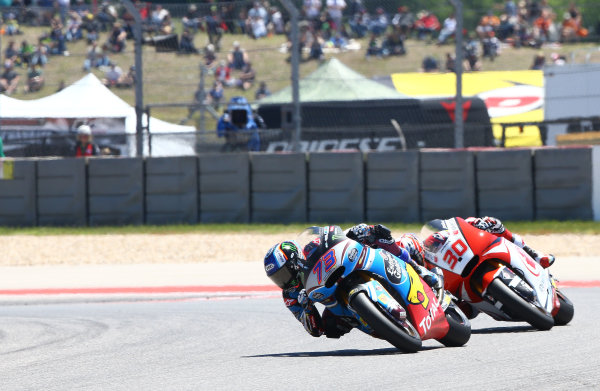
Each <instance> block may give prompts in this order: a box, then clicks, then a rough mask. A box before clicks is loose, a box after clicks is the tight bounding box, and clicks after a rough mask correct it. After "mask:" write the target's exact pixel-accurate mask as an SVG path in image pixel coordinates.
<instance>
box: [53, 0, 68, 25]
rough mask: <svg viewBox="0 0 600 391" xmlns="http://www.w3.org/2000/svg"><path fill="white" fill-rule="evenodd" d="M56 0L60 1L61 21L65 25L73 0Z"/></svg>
mask: <svg viewBox="0 0 600 391" xmlns="http://www.w3.org/2000/svg"><path fill="white" fill-rule="evenodd" d="M56 2H57V3H58V12H59V15H60V22H61V23H62V24H63V25H64V24H65V21H66V20H67V14H68V13H69V7H70V6H71V0H56Z"/></svg>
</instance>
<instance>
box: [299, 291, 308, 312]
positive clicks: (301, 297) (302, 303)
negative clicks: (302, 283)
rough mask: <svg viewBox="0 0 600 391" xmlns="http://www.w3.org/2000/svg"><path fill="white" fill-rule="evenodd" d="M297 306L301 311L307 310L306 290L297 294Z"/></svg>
mask: <svg viewBox="0 0 600 391" xmlns="http://www.w3.org/2000/svg"><path fill="white" fill-rule="evenodd" d="M296 300H298V304H300V306H301V307H302V308H303V309H307V308H308V306H309V304H310V300H309V299H308V295H307V294H306V289H301V290H300V292H298V299H296Z"/></svg>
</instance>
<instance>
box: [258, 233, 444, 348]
mask: <svg viewBox="0 0 600 391" xmlns="http://www.w3.org/2000/svg"><path fill="white" fill-rule="evenodd" d="M337 229H339V227H337ZM339 230H340V231H341V229H339ZM346 236H347V237H348V238H349V239H352V240H356V241H358V242H360V243H361V244H363V245H367V246H370V247H373V248H382V249H384V250H386V251H388V252H390V253H392V254H393V255H395V256H397V257H399V258H401V259H402V260H404V261H405V262H406V263H409V264H410V265H412V266H413V267H414V268H415V270H416V271H417V273H418V274H419V275H420V276H421V277H422V278H423V280H424V281H425V282H426V283H427V284H429V285H430V286H432V288H434V289H441V288H442V287H443V285H444V284H443V277H442V274H441V271H440V272H439V274H436V273H435V272H430V271H429V270H427V269H426V268H425V267H423V266H421V265H418V264H417V262H415V260H413V259H411V257H410V255H409V253H408V251H407V250H405V249H403V248H402V247H400V246H399V245H398V244H397V243H396V242H395V241H394V239H393V238H392V236H391V231H390V230H389V229H388V228H386V227H385V226H383V225H379V224H378V225H374V226H367V225H366V224H359V225H357V226H354V227H352V228H350V229H349V230H347V231H346ZM310 246H311V243H309V244H308V245H307V246H306V248H305V249H300V246H299V245H298V243H296V242H295V241H293V240H291V241H284V242H281V243H278V244H276V245H275V246H273V247H271V249H269V251H268V252H267V254H266V256H265V259H264V266H265V272H266V273H267V276H268V277H269V278H270V279H271V280H272V281H273V282H274V283H275V284H276V285H277V286H279V287H280V288H281V289H282V290H283V291H282V296H283V301H284V303H285V305H286V307H287V308H288V309H289V310H290V311H291V312H292V314H294V316H295V317H296V319H297V320H298V321H299V322H300V323H302V325H303V326H304V329H305V330H306V331H307V332H308V333H309V334H310V335H312V336H313V337H320V336H321V335H323V334H325V336H326V337H327V338H339V337H341V336H342V335H344V334H346V333H348V332H349V331H350V330H352V329H353V328H355V327H357V326H358V321H357V320H356V319H355V318H353V317H351V316H339V315H336V314H334V313H333V312H332V311H331V310H330V309H329V308H326V309H325V310H324V311H323V314H319V311H318V310H317V308H316V307H315V305H314V303H313V302H312V300H310V299H309V298H308V296H307V294H306V290H305V289H304V286H303V284H302V281H301V279H300V275H299V273H300V271H301V268H302V266H303V262H304V261H305V260H306V252H308V251H310V249H309V247H310ZM305 251H306V252H305ZM421 263H422V258H421Z"/></svg>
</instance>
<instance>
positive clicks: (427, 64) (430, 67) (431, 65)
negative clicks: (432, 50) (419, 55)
mask: <svg viewBox="0 0 600 391" xmlns="http://www.w3.org/2000/svg"><path fill="white" fill-rule="evenodd" d="M439 69H440V67H439V66H438V62H437V60H436V59H435V57H432V56H426V57H425V58H424V59H423V65H422V70H423V72H427V73H429V72H437V71H439Z"/></svg>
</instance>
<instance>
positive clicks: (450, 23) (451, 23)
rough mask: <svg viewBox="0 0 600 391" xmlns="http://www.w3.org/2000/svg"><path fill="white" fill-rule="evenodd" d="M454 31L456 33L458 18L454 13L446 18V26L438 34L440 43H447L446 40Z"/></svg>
mask: <svg viewBox="0 0 600 391" xmlns="http://www.w3.org/2000/svg"><path fill="white" fill-rule="evenodd" d="M454 33H456V18H455V17H454V14H451V15H450V16H448V17H447V18H446V19H444V26H443V27H442V30H441V31H440V35H439V36H438V45H443V44H444V43H446V40H447V39H448V38H449V37H451V36H452V35H454Z"/></svg>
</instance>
